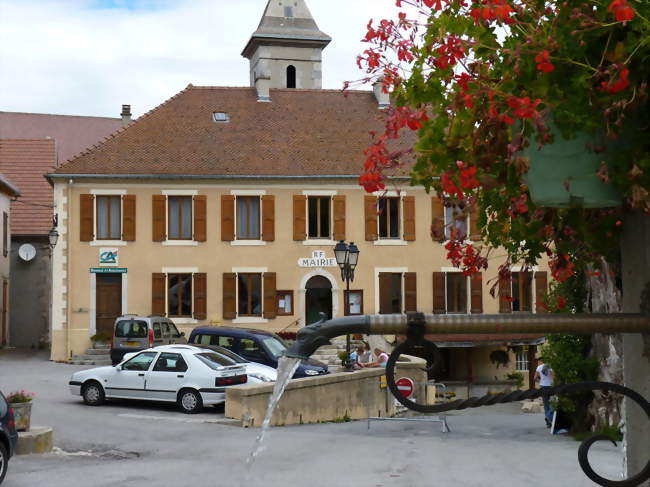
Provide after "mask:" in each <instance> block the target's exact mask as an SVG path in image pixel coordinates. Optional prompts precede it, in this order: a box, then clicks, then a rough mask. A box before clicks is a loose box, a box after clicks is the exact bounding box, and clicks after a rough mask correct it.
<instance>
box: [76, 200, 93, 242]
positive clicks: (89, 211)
mask: <svg viewBox="0 0 650 487" xmlns="http://www.w3.org/2000/svg"><path fill="white" fill-rule="evenodd" d="M94 213H95V196H93V195H92V194H81V195H79V218H80V220H79V240H81V241H82V242H92V241H93V240H94V238H95V218H94Z"/></svg>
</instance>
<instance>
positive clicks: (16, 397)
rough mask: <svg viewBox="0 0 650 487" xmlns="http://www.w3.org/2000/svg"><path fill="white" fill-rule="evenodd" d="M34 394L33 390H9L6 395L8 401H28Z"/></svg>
mask: <svg viewBox="0 0 650 487" xmlns="http://www.w3.org/2000/svg"><path fill="white" fill-rule="evenodd" d="M34 396H35V394H34V393H33V392H27V391H25V390H22V389H21V390H20V391H14V392H11V393H10V394H9V395H8V396H7V402H8V403H10V404H11V403H21V402H30V401H31V400H32V399H33V398H34Z"/></svg>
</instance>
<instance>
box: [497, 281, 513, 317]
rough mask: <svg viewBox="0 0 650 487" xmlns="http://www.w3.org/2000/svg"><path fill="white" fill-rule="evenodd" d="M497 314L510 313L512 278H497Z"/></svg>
mask: <svg viewBox="0 0 650 487" xmlns="http://www.w3.org/2000/svg"><path fill="white" fill-rule="evenodd" d="M499 313H512V276H511V275H508V277H499Z"/></svg>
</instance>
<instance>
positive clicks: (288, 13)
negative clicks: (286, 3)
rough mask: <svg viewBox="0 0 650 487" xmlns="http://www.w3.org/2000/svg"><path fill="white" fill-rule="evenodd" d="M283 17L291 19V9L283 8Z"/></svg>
mask: <svg viewBox="0 0 650 487" xmlns="http://www.w3.org/2000/svg"><path fill="white" fill-rule="evenodd" d="M284 16H285V17H287V18H291V17H293V7H284Z"/></svg>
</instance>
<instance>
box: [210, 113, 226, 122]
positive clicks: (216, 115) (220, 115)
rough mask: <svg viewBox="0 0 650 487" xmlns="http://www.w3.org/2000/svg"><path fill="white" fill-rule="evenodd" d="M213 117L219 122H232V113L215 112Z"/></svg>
mask: <svg viewBox="0 0 650 487" xmlns="http://www.w3.org/2000/svg"><path fill="white" fill-rule="evenodd" d="M212 119H213V120H214V121H215V122H217V123H228V122H230V115H229V114H228V113H226V112H214V113H213V114H212Z"/></svg>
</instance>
